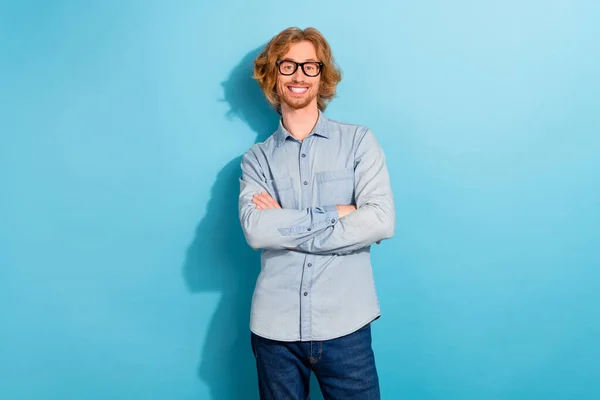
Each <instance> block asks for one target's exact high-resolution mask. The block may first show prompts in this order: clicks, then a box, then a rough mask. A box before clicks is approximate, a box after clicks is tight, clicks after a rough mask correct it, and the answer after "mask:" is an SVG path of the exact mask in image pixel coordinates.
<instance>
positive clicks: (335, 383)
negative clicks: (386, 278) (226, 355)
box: [251, 324, 380, 400]
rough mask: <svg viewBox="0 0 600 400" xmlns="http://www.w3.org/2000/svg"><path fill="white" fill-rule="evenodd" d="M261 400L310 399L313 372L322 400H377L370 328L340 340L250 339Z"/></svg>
mask: <svg viewBox="0 0 600 400" xmlns="http://www.w3.org/2000/svg"><path fill="white" fill-rule="evenodd" d="M251 337H252V351H253V352H254V356H255V358H256V368H257V372H258V387H259V391H260V398H261V400H280V399H281V400H283V399H285V400H287V399H293V400H306V399H310V395H309V387H310V374H311V371H313V372H314V373H315V375H316V377H317V381H318V382H319V386H320V388H321V392H322V393H323V397H324V398H325V400H330V399H331V400H333V399H335V400H338V399H339V400H351V399H352V400H359V399H360V400H363V399H364V400H371V399H376V400H379V399H380V394H379V378H378V376H377V369H376V367H375V357H374V354H373V349H372V347H371V325H370V324H368V325H366V326H364V327H363V328H361V329H359V330H358V331H356V332H354V333H351V334H349V335H347V336H343V337H341V338H337V339H332V340H325V341H318V342H317V341H313V342H279V341H275V340H269V339H265V338H262V337H260V336H257V335H255V334H254V333H252V334H251Z"/></svg>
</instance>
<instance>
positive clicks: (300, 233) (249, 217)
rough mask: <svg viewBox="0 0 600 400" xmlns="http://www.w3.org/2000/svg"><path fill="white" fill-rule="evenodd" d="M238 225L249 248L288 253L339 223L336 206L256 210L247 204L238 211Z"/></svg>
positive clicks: (250, 204)
mask: <svg viewBox="0 0 600 400" xmlns="http://www.w3.org/2000/svg"><path fill="white" fill-rule="evenodd" d="M240 222H241V224H242V229H243V231H244V236H245V237H246V241H247V242H248V244H249V245H250V246H251V247H252V248H254V249H286V248H288V249H289V248H295V247H297V246H299V245H300V244H301V243H304V242H306V241H307V240H310V239H311V238H312V237H313V236H315V235H318V234H320V233H322V232H323V231H324V230H325V229H327V228H329V227H331V226H333V225H335V224H336V223H338V213H337V209H336V207H335V206H323V207H309V208H306V209H303V210H289V209H268V210H258V209H256V208H255V207H254V204H252V203H249V204H245V205H244V206H243V207H242V208H241V211H240Z"/></svg>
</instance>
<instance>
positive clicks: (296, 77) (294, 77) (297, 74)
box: [292, 65, 306, 82]
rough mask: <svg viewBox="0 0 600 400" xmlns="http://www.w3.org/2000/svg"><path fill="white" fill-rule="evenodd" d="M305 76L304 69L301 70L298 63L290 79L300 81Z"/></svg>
mask: <svg viewBox="0 0 600 400" xmlns="http://www.w3.org/2000/svg"><path fill="white" fill-rule="evenodd" d="M305 76H306V75H304V71H302V67H301V66H299V65H298V68H297V69H296V72H294V74H293V75H292V80H293V81H294V82H300V81H303V80H304V77H305Z"/></svg>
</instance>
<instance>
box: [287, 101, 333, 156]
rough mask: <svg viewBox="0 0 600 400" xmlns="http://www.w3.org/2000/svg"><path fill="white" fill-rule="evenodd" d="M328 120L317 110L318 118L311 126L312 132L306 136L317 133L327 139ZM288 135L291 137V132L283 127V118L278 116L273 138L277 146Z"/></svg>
mask: <svg viewBox="0 0 600 400" xmlns="http://www.w3.org/2000/svg"><path fill="white" fill-rule="evenodd" d="M328 121H329V120H328V119H327V117H326V116H325V114H323V112H321V110H319V119H317V123H316V124H315V127H314V128H313V130H312V132H311V133H310V135H308V136H311V135H317V136H322V137H324V138H327V139H329V124H328V123H327V122H328ZM288 137H291V138H293V136H292V134H291V133H290V132H288V130H287V129H285V128H284V127H283V118H280V119H279V127H278V128H277V131H276V132H275V139H276V141H277V147H279V146H281V145H282V144H283V143H285V141H286V139H287V138H288Z"/></svg>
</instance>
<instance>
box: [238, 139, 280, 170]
mask: <svg viewBox="0 0 600 400" xmlns="http://www.w3.org/2000/svg"><path fill="white" fill-rule="evenodd" d="M276 146H277V144H276V140H275V133H274V134H272V135H271V136H269V137H268V138H267V139H266V140H265V141H263V142H259V143H255V144H253V145H252V146H250V148H249V149H248V150H246V152H245V153H244V154H243V156H242V163H244V162H260V161H261V160H266V158H267V155H268V154H270V153H271V152H272V151H273V149H274V148H275V147H276Z"/></svg>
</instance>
